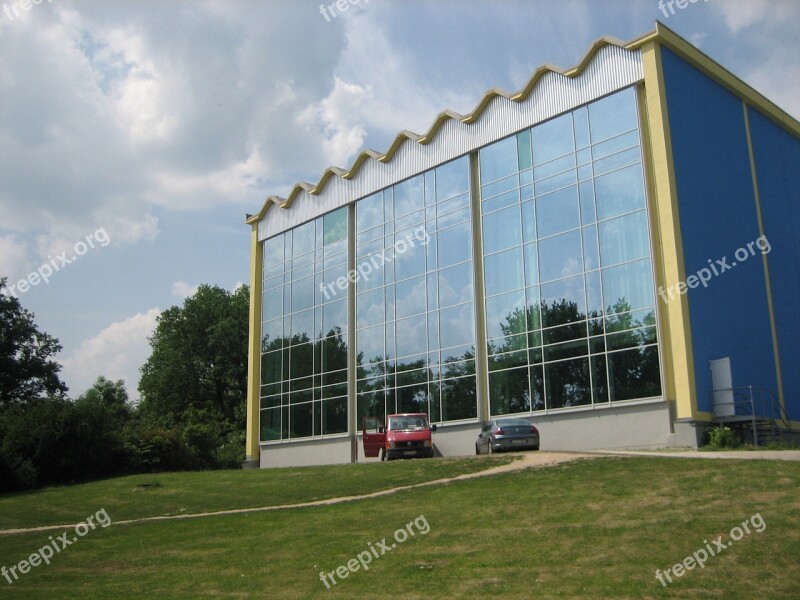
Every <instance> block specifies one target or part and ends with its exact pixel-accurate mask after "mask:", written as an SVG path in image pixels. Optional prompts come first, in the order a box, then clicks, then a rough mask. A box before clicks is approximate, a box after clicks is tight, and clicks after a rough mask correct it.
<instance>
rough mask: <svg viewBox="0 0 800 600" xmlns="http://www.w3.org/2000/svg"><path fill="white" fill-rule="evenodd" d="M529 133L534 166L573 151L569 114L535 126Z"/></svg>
mask: <svg viewBox="0 0 800 600" xmlns="http://www.w3.org/2000/svg"><path fill="white" fill-rule="evenodd" d="M531 133H532V139H533V161H534V164H535V165H540V164H542V163H545V162H548V161H550V160H553V159H554V158H558V157H559V156H564V155H565V154H567V153H570V152H574V151H575V142H574V138H573V132H572V114H571V113H567V114H565V115H561V116H560V117H557V118H555V119H552V120H550V121H547V122H546V123H542V124H541V125H537V126H536V127H534V128H533V130H532V132H531Z"/></svg>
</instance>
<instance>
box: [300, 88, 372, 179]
mask: <svg viewBox="0 0 800 600" xmlns="http://www.w3.org/2000/svg"><path fill="white" fill-rule="evenodd" d="M371 99H372V90H371V89H370V87H369V86H367V87H364V86H360V85H357V84H351V83H345V82H344V81H342V80H341V79H339V78H338V77H335V78H334V85H333V90H331V93H330V94H328V96H327V97H326V98H324V99H323V100H322V101H320V102H319V103H317V104H315V105H313V106H310V107H309V108H308V109H307V110H306V111H305V112H304V113H303V114H302V115H301V116H300V122H301V123H303V122H305V123H308V124H309V126H310V125H312V124H313V125H315V126H316V127H317V128H319V130H320V131H322V133H323V135H324V136H325V139H324V141H323V143H322V145H323V148H324V149H325V159H326V160H327V161H328V162H329V163H330V164H332V165H336V166H341V167H347V166H349V165H347V164H346V163H347V162H348V161H350V159H351V158H354V155H355V153H356V152H357V151H358V150H360V149H361V146H362V144H363V142H364V138H365V137H366V134H367V132H366V129H365V128H364V125H363V123H362V121H361V113H362V111H363V108H364V105H365V104H366V103H367V101H369V100H371Z"/></svg>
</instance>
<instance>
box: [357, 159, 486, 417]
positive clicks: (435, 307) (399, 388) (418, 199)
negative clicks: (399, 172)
mask: <svg viewBox="0 0 800 600" xmlns="http://www.w3.org/2000/svg"><path fill="white" fill-rule="evenodd" d="M355 208H356V246H357V249H356V263H357V265H358V266H357V269H358V270H359V271H363V270H364V269H362V267H361V265H365V264H372V265H374V264H379V263H380V264H381V265H382V267H381V268H378V269H375V271H374V272H373V273H372V274H370V276H369V277H361V278H359V279H358V280H357V282H356V286H355V287H356V290H357V296H356V329H357V332H356V352H357V363H358V367H357V369H358V381H357V406H358V416H359V418H360V417H361V416H365V415H374V416H380V417H383V416H384V415H386V414H392V413H394V412H426V413H428V414H429V415H430V419H431V420H432V421H434V422H436V421H457V420H460V419H474V418H476V417H477V415H478V406H477V394H476V384H475V310H474V300H473V298H474V290H473V264H472V230H471V227H472V223H471V217H470V215H471V213H470V210H471V207H470V193H469V160H468V158H467V157H464V158H460V159H458V160H455V161H453V162H450V163H447V164H445V165H442V166H440V167H438V168H436V169H433V170H431V171H428V172H426V173H423V174H420V175H417V176H416V177H414V178H412V179H409V180H407V181H404V182H402V183H400V184H397V185H395V186H393V187H391V188H388V189H386V190H383V191H382V192H378V193H377V194H373V195H372V196H369V197H367V198H364V199H362V200H359V201H358V202H356V207H355ZM404 240H410V242H408V243H406V244H404V243H403V241H404Z"/></svg>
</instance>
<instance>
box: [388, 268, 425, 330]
mask: <svg viewBox="0 0 800 600" xmlns="http://www.w3.org/2000/svg"><path fill="white" fill-rule="evenodd" d="M394 289H395V299H396V301H397V304H396V312H397V318H398V319H400V318H402V317H408V316H411V315H416V314H419V313H424V312H425V311H426V310H427V308H428V303H427V301H426V299H425V276H424V275H423V276H421V277H414V278H412V279H406V280H405V281H403V282H400V283H397V284H396V285H395V286H394Z"/></svg>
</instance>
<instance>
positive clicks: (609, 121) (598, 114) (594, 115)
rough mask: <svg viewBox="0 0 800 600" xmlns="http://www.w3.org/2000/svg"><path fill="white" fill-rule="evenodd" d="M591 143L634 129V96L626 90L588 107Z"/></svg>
mask: <svg viewBox="0 0 800 600" xmlns="http://www.w3.org/2000/svg"><path fill="white" fill-rule="evenodd" d="M588 108H589V123H590V125H591V131H592V143H595V144H596V143H597V142H602V141H603V140H606V139H608V138H610V137H614V136H615V135H619V134H621V133H625V132H626V131H630V130H631V129H636V128H637V127H638V126H639V124H638V122H637V117H636V94H635V93H634V90H633V88H628V89H627V90H623V91H621V92H617V93H616V94H612V95H611V96H607V97H606V98H603V99H601V100H598V101H596V102H592V103H591V104H589V105H588Z"/></svg>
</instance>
